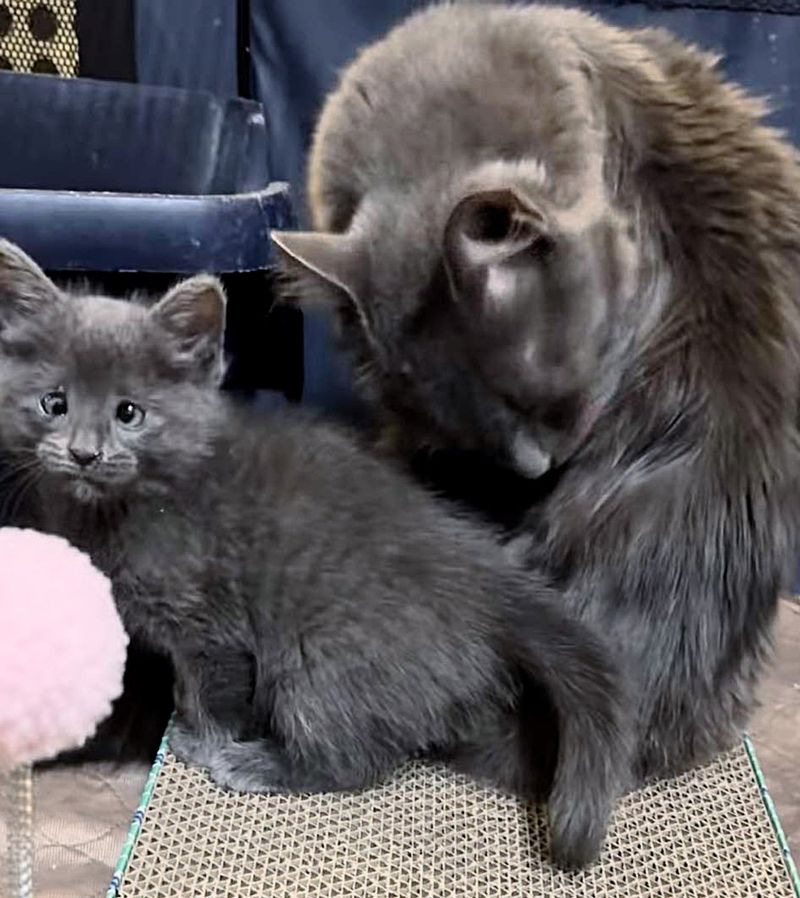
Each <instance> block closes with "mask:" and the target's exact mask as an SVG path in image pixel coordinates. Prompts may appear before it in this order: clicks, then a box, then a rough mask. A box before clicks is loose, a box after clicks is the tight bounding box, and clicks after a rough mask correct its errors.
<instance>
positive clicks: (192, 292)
mask: <svg viewBox="0 0 800 898" xmlns="http://www.w3.org/2000/svg"><path fill="white" fill-rule="evenodd" d="M151 315H152V316H153V318H154V319H155V321H156V322H157V323H158V326H159V327H160V328H161V330H162V331H164V332H165V333H166V334H167V335H168V337H169V338H170V343H171V346H172V348H173V350H174V353H175V361H177V362H178V363H179V364H181V365H185V366H186V367H189V368H191V369H194V371H195V372H196V373H197V374H199V375H200V376H201V379H206V378H209V377H211V378H213V379H215V380H217V381H219V380H221V378H222V359H223V341H224V336H225V290H224V288H223V286H222V284H221V283H220V282H219V281H218V280H217V279H216V278H215V277H211V276H209V275H205V274H200V275H197V276H196V277H191V278H188V279H187V280H185V281H181V282H180V283H178V284H176V285H175V286H174V287H173V288H172V289H171V290H170V291H169V292H168V293H167V294H166V296H164V298H163V299H161V300H160V301H159V302H158V303H157V304H156V305H155V306H153V308H152V310H151Z"/></svg>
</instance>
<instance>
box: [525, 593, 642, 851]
mask: <svg viewBox="0 0 800 898" xmlns="http://www.w3.org/2000/svg"><path fill="white" fill-rule="evenodd" d="M515 617H516V620H515V621H514V627H513V632H512V633H511V634H510V635H509V639H510V640H511V650H512V654H513V655H515V657H516V660H517V664H518V665H519V667H520V668H521V669H522V671H523V673H524V674H525V675H527V676H528V677H530V678H531V679H532V680H533V682H534V683H535V684H537V685H538V686H541V687H544V688H545V689H546V690H547V692H548V693H549V696H550V699H551V701H552V703H553V705H554V708H555V711H556V713H557V715H558V756H557V760H556V766H555V774H554V777H553V783H552V788H551V790H550V795H549V800H548V808H549V816H550V833H551V849H552V855H553V860H554V862H555V863H557V864H558V865H559V866H562V867H567V868H575V867H583V866H585V865H586V864H588V863H590V862H591V861H592V860H594V859H595V857H596V856H597V855H598V854H599V853H600V849H601V848H602V845H603V840H604V839H605V835H606V830H607V828H608V822H609V818H610V816H611V812H612V810H613V807H614V803H615V801H616V799H617V798H618V797H619V796H620V795H621V794H622V792H623V791H625V790H626V789H627V788H629V786H630V783H631V756H632V751H631V749H632V744H631V736H632V726H631V724H632V711H631V708H632V704H631V702H630V701H629V700H628V699H627V695H628V691H629V690H628V689H627V688H626V687H625V683H624V679H623V676H622V674H621V671H620V670H619V668H618V667H617V665H616V664H615V663H614V660H613V658H612V656H611V652H610V651H609V649H607V648H606V647H605V646H604V644H603V643H602V641H601V639H600V638H599V637H597V636H595V635H594V634H593V633H592V632H591V630H590V629H589V627H588V626H587V625H585V624H583V623H581V622H580V621H578V620H576V619H574V618H571V617H569V615H568V614H567V612H566V610H565V609H563V608H562V606H559V605H557V604H555V603H554V602H552V601H548V600H546V599H540V600H538V601H537V600H536V599H535V598H533V597H530V596H529V599H528V604H527V607H526V608H525V609H524V612H519V613H517V614H516V615H515Z"/></svg>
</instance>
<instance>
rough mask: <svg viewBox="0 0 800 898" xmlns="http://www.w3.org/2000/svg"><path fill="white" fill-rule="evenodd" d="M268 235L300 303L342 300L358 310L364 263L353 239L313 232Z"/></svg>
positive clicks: (285, 232)
mask: <svg viewBox="0 0 800 898" xmlns="http://www.w3.org/2000/svg"><path fill="white" fill-rule="evenodd" d="M270 236H271V237H272V242H273V243H274V244H275V246H276V247H277V249H278V253H279V255H280V258H281V268H282V270H283V273H284V274H285V275H286V276H287V278H288V279H289V280H290V281H291V282H293V283H294V285H295V287H296V290H295V293H297V294H298V296H297V298H298V299H299V300H300V302H301V303H302V302H306V303H314V302H320V301H321V302H325V301H326V300H327V302H328V303H330V301H331V299H337V298H344V299H345V300H346V301H347V302H349V303H351V304H352V305H354V306H355V307H356V308H359V307H360V299H359V297H360V295H361V292H362V284H363V278H364V271H365V269H366V261H367V260H366V259H365V258H364V255H363V251H362V249H361V247H360V245H359V244H358V243H357V242H356V241H355V240H354V239H353V237H351V236H350V235H348V234H325V233H318V232H315V231H308V232H303V231H273V232H272V234H271V235H270ZM331 288H333V290H331ZM337 294H338V297H337Z"/></svg>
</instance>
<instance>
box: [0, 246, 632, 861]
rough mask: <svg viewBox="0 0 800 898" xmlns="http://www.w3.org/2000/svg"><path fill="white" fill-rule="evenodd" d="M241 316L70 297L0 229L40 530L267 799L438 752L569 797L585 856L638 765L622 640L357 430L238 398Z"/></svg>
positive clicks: (209, 302) (7, 365)
mask: <svg viewBox="0 0 800 898" xmlns="http://www.w3.org/2000/svg"><path fill="white" fill-rule="evenodd" d="M223 321H224V297H223V294H222V292H221V288H220V286H219V284H218V283H217V282H216V281H214V280H213V279H211V278H207V277H199V278H194V279H191V280H189V281H186V282H184V283H182V284H179V285H178V286H176V287H175V288H174V289H173V290H172V291H171V292H170V293H168V294H167V295H166V296H165V297H164V298H163V299H161V300H160V301H159V302H158V303H156V304H154V305H152V306H148V305H145V304H137V303H131V302H125V301H121V300H114V299H108V298H104V297H101V296H78V295H66V294H64V293H62V292H60V291H59V290H57V289H56V287H55V286H54V285H53V284H52V283H51V282H50V281H49V280H48V279H47V278H46V276H45V275H44V274H43V273H42V272H41V271H40V270H39V269H38V268H37V267H36V266H35V264H34V263H33V262H32V261H31V260H30V259H28V258H27V257H26V256H25V255H23V254H22V252H21V251H20V250H18V249H17V248H15V247H13V246H12V245H10V244H8V243H3V242H0V446H2V451H3V454H4V455H5V457H6V458H7V459H8V460H9V461H10V463H11V464H12V465H14V466H15V467H16V469H17V470H18V471H20V472H22V476H23V477H26V478H29V480H28V481H26V483H27V485H28V486H29V487H30V490H29V494H30V496H31V499H32V501H33V502H34V503H35V504H36V505H37V520H38V521H39V522H40V526H41V527H43V529H46V530H50V531H54V532H57V533H60V534H62V535H64V536H66V537H67V538H69V539H70V540H71V541H72V542H73V543H74V544H75V545H77V546H79V547H81V548H83V549H85V550H87V551H88V552H89V553H90V554H91V557H92V559H93V561H94V562H95V564H96V565H98V566H99V567H100V569H101V570H103V571H105V572H106V573H107V574H108V575H109V576H110V577H111V578H112V581H113V586H114V596H115V599H116V602H117V605H118V607H119V610H120V612H121V614H122V617H123V620H124V622H125V625H126V627H127V629H128V630H129V632H130V633H131V634H132V635H134V636H136V637H138V638H140V639H141V640H142V641H143V642H144V643H145V644H147V645H149V646H150V647H152V648H153V649H156V650H158V651H161V652H163V653H165V654H166V655H168V656H169V657H170V658H171V660H172V663H173V665H174V669H175V674H176V682H177V686H176V706H177V709H178V714H179V726H178V728H177V730H176V732H175V733H174V735H173V739H172V745H173V747H174V748H175V750H176V751H177V752H178V753H179V754H181V755H182V756H183V757H184V758H185V759H187V760H189V761H193V762H196V763H199V764H202V765H204V766H206V767H207V768H208V769H209V771H210V774H211V776H212V778H213V779H214V780H215V781H216V782H217V783H219V784H220V785H222V786H225V787H229V788H232V789H238V790H244V791H270V792H283V791H289V792H296V791H299V792H309V791H317V790H331V789H357V788H360V787H363V786H366V785H368V784H370V783H372V782H374V781H375V780H376V779H378V778H380V777H382V776H384V775H385V774H387V773H389V772H390V771H391V770H392V768H394V767H395V766H396V765H397V764H399V763H400V762H402V761H404V760H406V759H408V758H411V757H415V756H418V755H425V756H433V757H436V758H440V759H443V760H446V761H449V762H450V763H451V764H453V765H454V766H455V767H457V768H458V769H461V770H464V771H466V772H469V773H472V774H474V775H476V776H478V777H481V778H484V779H487V780H489V781H490V782H492V783H495V784H496V785H498V786H499V787H501V788H504V789H507V790H510V791H511V792H513V793H515V794H518V795H521V796H523V797H526V798H532V797H535V796H537V795H539V794H540V793H541V792H542V791H548V792H549V803H550V813H551V820H552V826H553V850H554V855H555V857H556V858H557V859H558V860H559V862H561V863H562V864H565V865H576V864H583V863H586V862H588V861H589V860H590V859H591V858H593V857H594V855H595V854H596V853H597V851H598V850H599V848H600V845H601V842H602V839H603V835H604V833H605V828H606V823H607V818H608V815H609V812H610V810H611V807H612V803H613V801H614V798H615V796H616V795H617V794H618V792H619V791H620V789H621V788H623V787H624V785H625V782H626V778H627V776H628V771H629V753H628V742H627V739H626V717H627V711H626V703H625V699H624V696H623V694H622V686H621V682H620V677H619V675H618V672H617V670H616V667H615V665H614V663H613V662H612V660H611V658H610V656H609V653H608V652H607V651H606V650H605V648H604V646H603V645H602V644H601V642H600V640H598V639H597V638H595V637H594V636H593V635H592V634H591V633H590V632H589V631H588V629H587V628H586V627H585V626H583V625H582V624H579V623H577V622H575V621H572V620H570V619H569V618H568V616H567V615H566V614H565V613H564V612H563V610H562V608H561V606H560V603H559V602H558V601H557V600H556V599H554V596H553V594H551V592H550V591H549V589H548V588H547V587H546V586H545V585H544V584H543V583H542V581H541V580H540V579H537V578H536V577H532V576H529V575H527V574H525V573H523V572H522V571H520V570H517V569H516V568H515V567H513V566H512V565H511V564H509V563H508V562H506V561H505V559H504V555H503V550H502V547H501V546H500V544H499V542H496V541H495V540H494V539H493V538H492V537H491V535H490V534H488V533H486V532H485V531H484V530H483V529H482V528H480V527H479V526H477V525H476V524H473V523H471V522H470V521H469V520H467V519H465V518H464V517H463V516H462V517H459V516H456V515H452V514H449V513H448V512H447V511H446V510H445V509H444V508H443V507H442V506H440V505H439V504H438V503H437V502H435V501H434V500H433V499H432V498H431V497H430V496H429V495H428V494H427V493H426V492H424V491H423V490H422V489H421V488H420V487H418V486H416V485H415V484H414V483H413V482H412V481H411V480H410V479H409V478H408V477H407V476H406V475H404V474H403V473H401V472H400V471H399V470H396V469H395V467H394V466H393V465H391V464H389V463H386V462H382V461H380V460H378V459H377V458H375V457H373V456H371V455H369V454H368V453H367V452H365V451H363V450H361V449H359V448H358V447H357V446H356V444H355V443H354V441H353V439H352V438H351V437H350V436H349V435H347V434H346V433H344V432H342V431H339V430H337V429H335V428H333V427H328V426H325V425H323V424H319V423H314V422H311V421H309V420H306V419H305V418H302V417H296V416H286V417H280V418H272V419H270V418H264V417H261V416H258V417H251V416H249V415H248V414H247V413H246V412H245V411H243V410H240V409H236V408H234V407H232V406H231V405H230V404H229V402H228V400H226V399H225V397H224V396H223V395H222V394H221V393H220V392H219V390H218V389H217V386H218V382H219V379H220V373H221V357H222V337H223ZM542 690H544V693H545V694H546V696H547V698H548V699H549V702H550V703H552V704H551V707H552V708H553V709H554V710H555V713H556V715H557V723H558V725H557V728H556V727H555V726H552V724H553V721H552V718H551V717H550V716H549V715H548V713H547V709H548V704H547V702H545V701H544V699H543V694H542ZM556 729H557V733H558V748H557V760H555V759H552V758H551V759H549V760H550V761H551V766H550V767H548V758H547V757H545V756H544V755H546V752H545V751H544V748H545V746H546V745H547V744H548V742H549V741H551V740H550V736H552V735H553V734H554V731H555V730H556ZM553 768H554V769H553Z"/></svg>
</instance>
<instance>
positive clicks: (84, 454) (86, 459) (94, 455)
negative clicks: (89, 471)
mask: <svg viewBox="0 0 800 898" xmlns="http://www.w3.org/2000/svg"><path fill="white" fill-rule="evenodd" d="M69 454H70V455H71V456H72V458H73V459H74V461H75V463H76V464H78V465H80V466H81V467H82V468H86V467H88V466H89V465H92V464H94V463H95V462H96V461H97V460H98V458H100V455H101V452H100V450H99V449H83V448H80V447H77V448H76V447H75V446H70V448H69Z"/></svg>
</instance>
